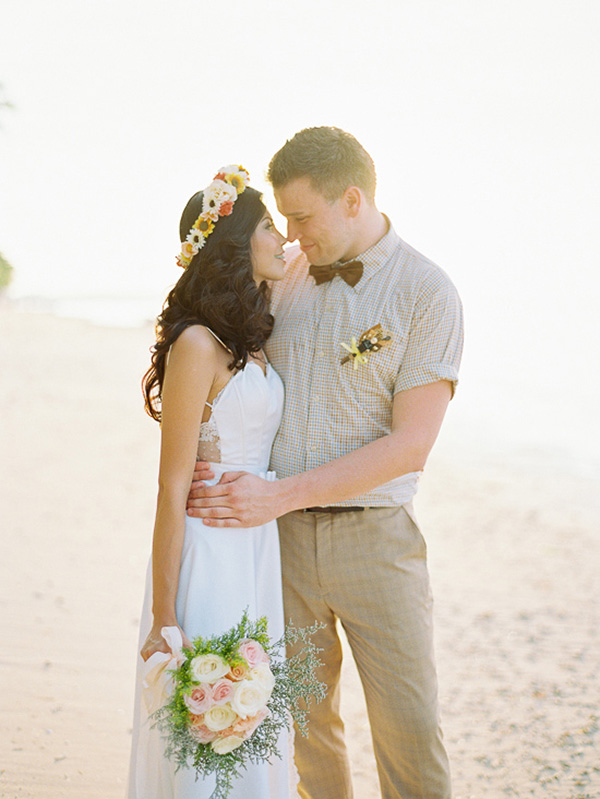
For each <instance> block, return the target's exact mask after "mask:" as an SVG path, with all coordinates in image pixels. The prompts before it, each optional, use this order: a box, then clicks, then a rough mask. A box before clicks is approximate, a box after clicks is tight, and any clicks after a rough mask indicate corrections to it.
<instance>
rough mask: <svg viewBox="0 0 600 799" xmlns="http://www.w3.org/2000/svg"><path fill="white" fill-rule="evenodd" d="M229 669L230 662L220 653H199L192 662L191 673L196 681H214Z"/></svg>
mask: <svg viewBox="0 0 600 799" xmlns="http://www.w3.org/2000/svg"><path fill="white" fill-rule="evenodd" d="M228 671H229V664H228V663H227V662H226V661H225V660H223V658H222V657H219V655H212V654H209V655H198V656H197V657H195V658H194V659H193V660H192V662H191V663H190V674H191V676H192V679H193V680H195V682H214V681H215V680H220V679H221V677H224V676H225V675H226V674H227V672H228Z"/></svg>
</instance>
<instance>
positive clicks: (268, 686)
mask: <svg viewBox="0 0 600 799" xmlns="http://www.w3.org/2000/svg"><path fill="white" fill-rule="evenodd" d="M249 677H250V679H251V680H255V681H256V682H258V683H260V684H261V685H262V686H263V687H264V689H265V691H266V692H267V694H268V697H270V696H271V691H272V690H273V688H274V687H275V677H274V676H273V672H272V671H271V669H270V668H269V666H268V665H267V664H266V663H259V664H258V666H257V667H256V668H255V669H252V670H251V671H250V674H249ZM268 697H267V698H268Z"/></svg>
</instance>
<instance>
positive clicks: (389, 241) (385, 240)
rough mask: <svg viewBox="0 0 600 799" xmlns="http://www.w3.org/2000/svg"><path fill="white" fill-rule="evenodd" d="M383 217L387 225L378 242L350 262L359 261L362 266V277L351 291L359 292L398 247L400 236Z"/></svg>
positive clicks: (386, 218)
mask: <svg viewBox="0 0 600 799" xmlns="http://www.w3.org/2000/svg"><path fill="white" fill-rule="evenodd" d="M383 216H384V218H385V220H386V222H387V224H388V229H387V232H386V233H384V234H383V236H382V237H381V238H380V239H379V241H377V242H375V244H372V245H371V246H370V247H369V248H368V249H366V250H365V251H364V252H362V253H360V255H357V256H356V258H352V259H351V260H352V261H361V262H362V265H363V274H362V277H361V279H360V280H359V281H358V283H357V284H356V286H354V288H353V289H352V290H353V291H356V292H359V291H361V290H362V288H363V286H364V285H365V284H366V282H367V280H368V279H369V278H370V277H373V275H374V274H376V273H377V272H378V271H379V270H380V269H381V268H382V267H383V266H385V264H386V263H387V262H388V261H389V259H390V257H391V255H392V253H393V252H394V251H395V250H396V248H397V247H398V243H399V242H400V236H398V234H397V233H396V231H395V230H394V228H393V227H392V223H391V222H390V220H389V219H388V217H387V216H386V215H385V214H383Z"/></svg>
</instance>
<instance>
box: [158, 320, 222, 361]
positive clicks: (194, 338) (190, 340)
mask: <svg viewBox="0 0 600 799" xmlns="http://www.w3.org/2000/svg"><path fill="white" fill-rule="evenodd" d="M220 349H221V345H220V344H219V343H218V341H217V340H216V339H215V337H214V335H213V334H212V333H211V331H210V330H209V329H208V328H207V327H205V326H204V325H189V327H186V329H185V330H184V331H183V332H182V333H181V334H180V335H179V336H178V337H177V339H176V341H175V342H174V343H173V346H172V347H171V353H170V355H171V357H184V358H185V357H194V358H197V357H202V358H203V359H207V360H209V361H210V360H213V359H214V358H216V357H217V356H218V354H219V351H220Z"/></svg>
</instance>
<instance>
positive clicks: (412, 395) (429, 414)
mask: <svg viewBox="0 0 600 799" xmlns="http://www.w3.org/2000/svg"><path fill="white" fill-rule="evenodd" d="M451 396H452V384H451V383H450V381H448V380H440V381H438V382H436V383H428V384H427V385H424V386H417V387H416V388H411V389H407V390H405V391H399V392H398V393H397V394H396V395H395V397H394V401H393V408H392V431H391V433H390V434H389V435H386V436H383V437H382V438H379V439H377V441H372V442H371V443H370V444H366V445H365V446H364V447H360V448H359V449H357V450H354V452H350V453H348V454H347V455H344V456H342V457H341V458H336V459H335V460H333V461H330V462H329V463H325V464H323V465H322V466H317V467H316V468H314V469H310V470H309V471H306V472H302V473H301V474H298V475H294V476H293V477H286V478H285V479H283V480H276V481H274V482H268V481H266V480H262V479H261V478H260V477H257V476H256V475H251V474H246V473H233V474H232V475H230V476H229V477H226V478H225V479H226V480H230V481H229V482H225V481H222V482H220V483H218V484H217V485H215V486H207V487H204V488H200V489H195V490H194V491H193V492H192V494H191V498H190V500H188V514H189V515H190V516H200V517H202V518H203V519H204V522H205V524H208V525H210V526H212V527H254V526H258V525H260V524H264V523H265V522H267V521H270V520H271V519H274V518H276V517H278V516H282V515H283V514H284V513H288V512H289V511H292V510H298V509H300V508H310V507H315V506H327V505H331V504H333V503H335V502H341V501H343V500H346V499H351V498H352V497H355V496H358V495H359V494H364V493H365V492H366V491H370V490H371V489H373V488H375V487H376V486H378V485H382V484H383V483H387V482H389V481H390V480H393V479H394V478H396V477H399V476H400V475H402V474H407V473H408V472H418V471H420V470H421V469H423V467H424V466H425V462H426V461H427V457H428V455H429V453H430V451H431V448H432V447H433V445H434V443H435V440H436V438H437V435H438V433H439V430H440V427H441V425H442V421H443V419H444V414H445V412H446V408H447V407H448V402H449V401H450V398H451Z"/></svg>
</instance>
